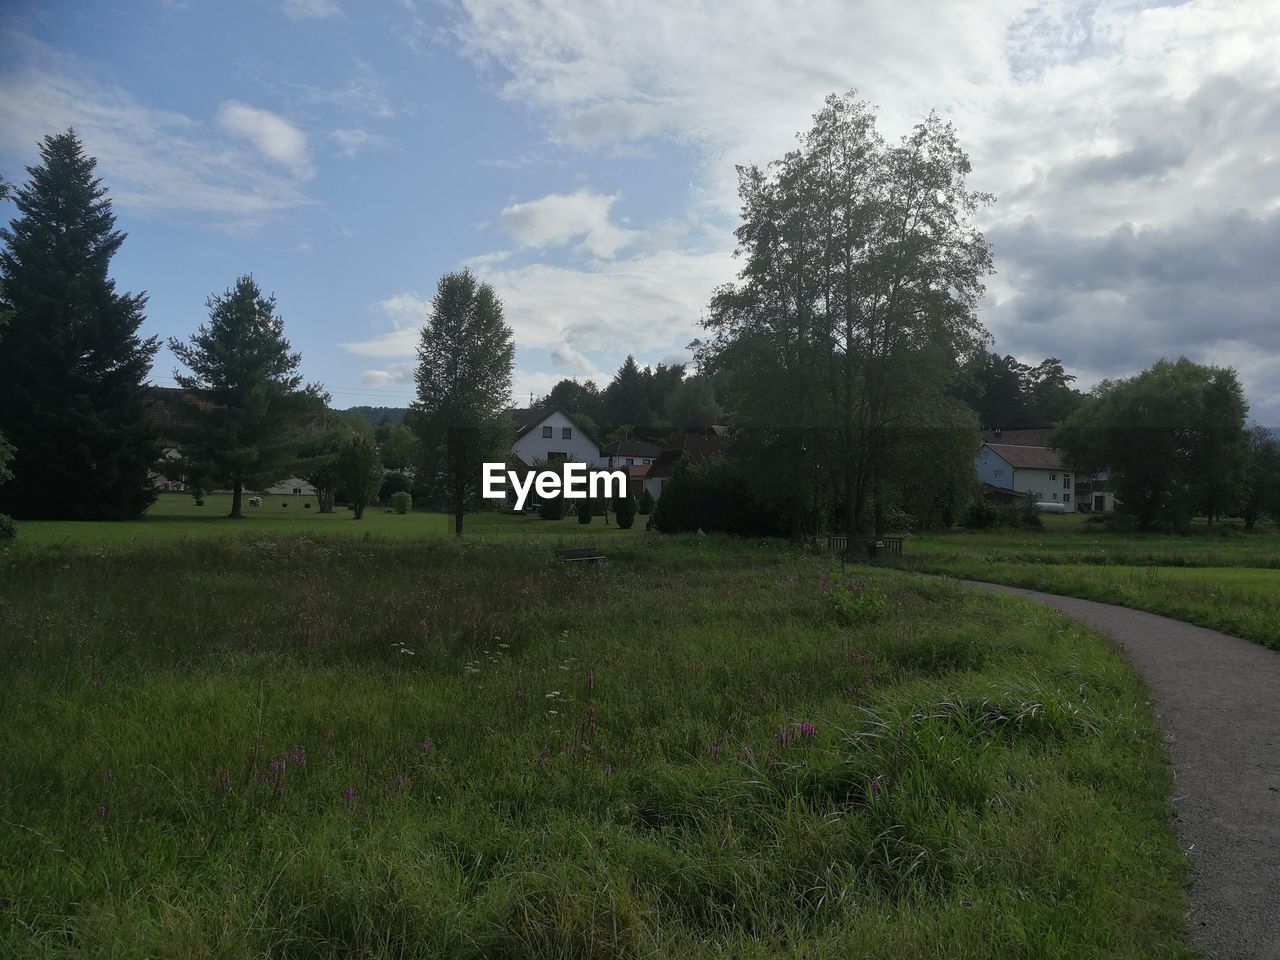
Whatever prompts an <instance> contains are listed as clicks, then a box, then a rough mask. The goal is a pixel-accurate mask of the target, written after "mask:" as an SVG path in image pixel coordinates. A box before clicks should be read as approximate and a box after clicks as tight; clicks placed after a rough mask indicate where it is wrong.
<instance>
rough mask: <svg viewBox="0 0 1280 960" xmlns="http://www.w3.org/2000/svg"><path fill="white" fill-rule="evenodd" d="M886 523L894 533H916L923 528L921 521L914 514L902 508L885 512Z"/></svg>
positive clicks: (891, 508) (890, 508)
mask: <svg viewBox="0 0 1280 960" xmlns="http://www.w3.org/2000/svg"><path fill="white" fill-rule="evenodd" d="M884 522H885V526H886V528H887V529H889V530H892V531H893V532H894V533H915V532H916V531H918V530H919V529H920V527H921V523H920V521H919V520H918V519H917V518H916V517H915V515H914V514H910V513H907V511H905V510H903V509H901V508H900V507H889V508H888V509H887V510H885V512H884Z"/></svg>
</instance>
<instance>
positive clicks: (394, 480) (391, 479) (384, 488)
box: [378, 446, 413, 503]
mask: <svg viewBox="0 0 1280 960" xmlns="http://www.w3.org/2000/svg"><path fill="white" fill-rule="evenodd" d="M378 450H379V452H381V450H382V447H381V446H379V447H378ZM383 466H384V467H385V466H386V463H385V462H384V463H383ZM412 489H413V481H411V480H410V479H409V478H408V477H406V476H405V475H404V474H403V473H400V472H399V471H396V470H392V471H390V472H389V473H387V474H386V475H385V476H384V477H383V478H382V485H381V486H380V487H379V488H378V499H379V500H381V501H382V502H383V503H386V502H387V501H388V500H390V499H391V498H392V497H393V496H395V495H396V494H397V493H399V492H400V491H402V490H410V491H411V490H412Z"/></svg>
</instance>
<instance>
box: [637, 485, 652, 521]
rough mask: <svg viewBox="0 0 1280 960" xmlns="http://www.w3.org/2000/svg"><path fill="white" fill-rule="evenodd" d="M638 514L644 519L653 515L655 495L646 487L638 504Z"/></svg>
mask: <svg viewBox="0 0 1280 960" xmlns="http://www.w3.org/2000/svg"><path fill="white" fill-rule="evenodd" d="M636 512H637V513H639V514H640V516H642V517H647V516H649V514H651V513H653V494H652V493H650V492H649V488H648V487H646V488H645V489H644V490H642V491H641V492H640V502H639V503H637V504H636Z"/></svg>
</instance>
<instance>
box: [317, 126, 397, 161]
mask: <svg viewBox="0 0 1280 960" xmlns="http://www.w3.org/2000/svg"><path fill="white" fill-rule="evenodd" d="M329 139H330V140H332V141H333V142H334V143H336V144H337V145H338V151H339V152H340V153H341V154H342V155H343V156H346V157H354V156H355V155H356V154H357V153H359V152H360V151H361V150H364V149H365V148H366V147H385V146H388V145H389V144H390V143H391V139H390V138H389V137H384V136H381V135H380V134H376V133H370V132H369V131H368V130H361V129H358V128H356V129H347V128H340V129H338V130H331V131H329Z"/></svg>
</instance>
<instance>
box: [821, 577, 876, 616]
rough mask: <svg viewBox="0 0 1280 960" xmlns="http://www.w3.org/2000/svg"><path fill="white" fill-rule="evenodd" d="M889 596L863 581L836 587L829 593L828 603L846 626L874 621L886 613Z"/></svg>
mask: <svg viewBox="0 0 1280 960" xmlns="http://www.w3.org/2000/svg"><path fill="white" fill-rule="evenodd" d="M888 602H889V598H888V597H886V596H885V595H884V594H883V593H882V592H881V591H879V590H877V589H876V588H875V587H869V586H867V585H866V584H865V583H863V582H862V581H858V582H856V583H854V585H853V588H852V589H850V588H849V587H845V586H838V587H835V588H834V589H833V590H832V591H831V592H830V593H829V594H827V604H828V605H829V606H830V607H831V612H832V613H833V614H835V618H836V619H837V620H838V621H840V622H841V623H843V624H845V625H846V626H856V625H858V624H861V623H874V622H875V621H876V620H879V619H880V616H881V614H883V613H884V609H885V606H886V605H887V604H888Z"/></svg>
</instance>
